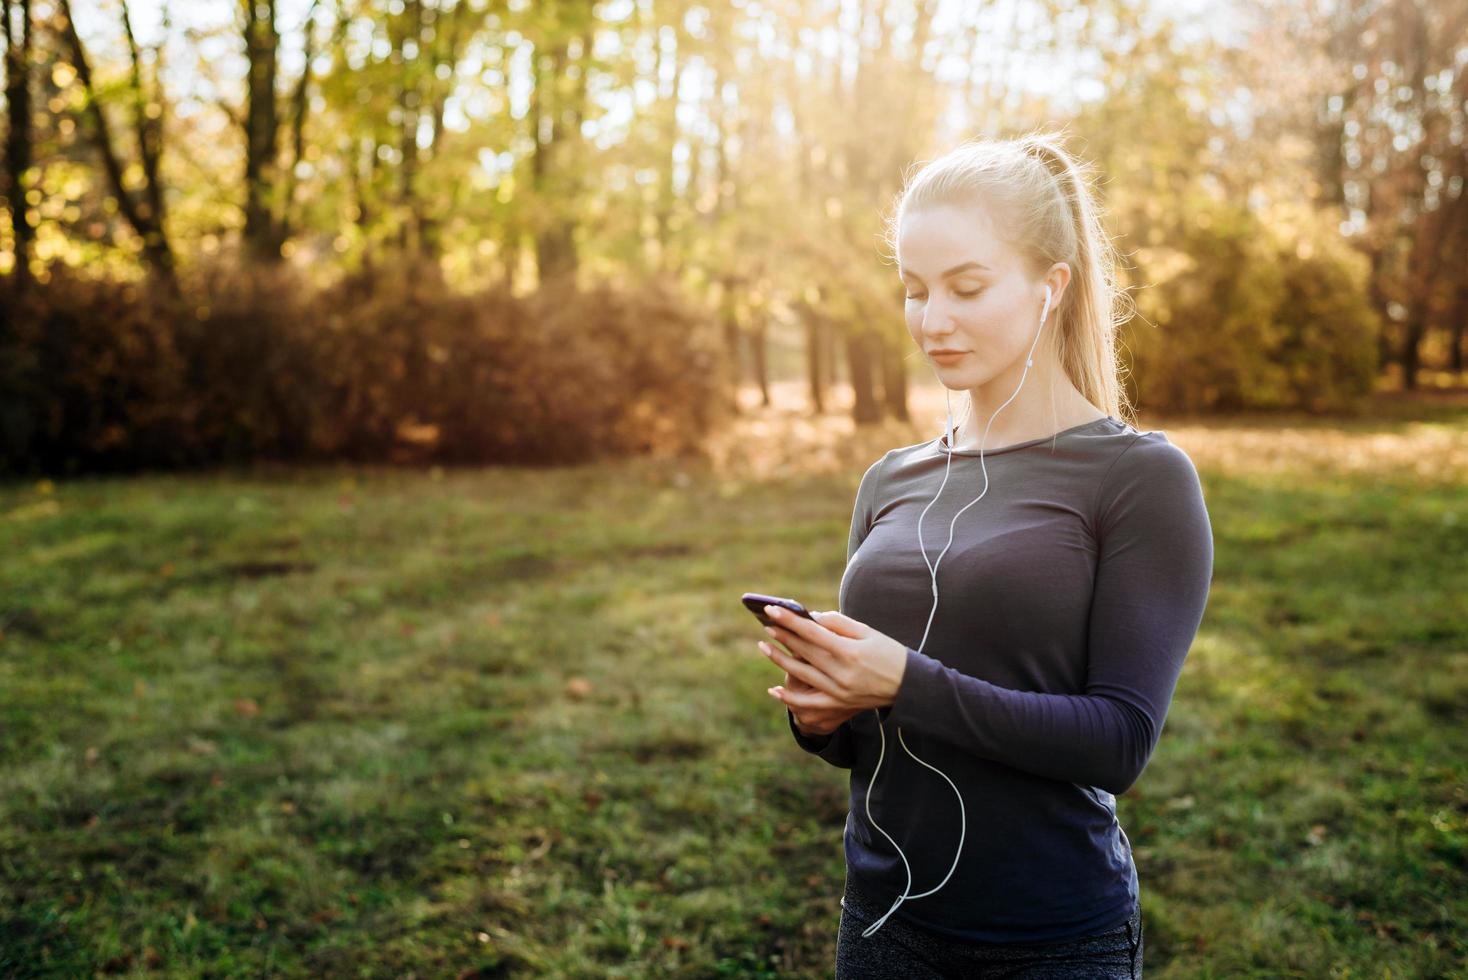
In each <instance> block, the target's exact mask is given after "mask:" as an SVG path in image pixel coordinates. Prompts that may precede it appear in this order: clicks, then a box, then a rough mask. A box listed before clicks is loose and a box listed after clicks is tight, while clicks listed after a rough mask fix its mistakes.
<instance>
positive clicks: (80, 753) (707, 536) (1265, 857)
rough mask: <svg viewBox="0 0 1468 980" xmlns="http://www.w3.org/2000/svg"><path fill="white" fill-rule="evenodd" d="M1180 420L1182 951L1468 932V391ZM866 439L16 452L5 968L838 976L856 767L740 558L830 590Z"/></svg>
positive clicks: (1129, 825) (755, 574)
mask: <svg viewBox="0 0 1468 980" xmlns="http://www.w3.org/2000/svg"><path fill="white" fill-rule="evenodd" d="M1144 427H1146V428H1162V429H1164V430H1165V431H1168V432H1169V435H1170V437H1171V438H1173V440H1174V441H1175V442H1177V443H1178V444H1179V445H1181V446H1183V447H1184V448H1185V449H1186V450H1187V451H1188V452H1189V454H1190V455H1192V457H1193V459H1194V461H1195V462H1196V463H1197V464H1198V468H1199V471H1200V474H1201V475H1202V478H1203V483H1204V489H1205V493H1206V496H1207V500H1208V504H1209V509H1210V513H1211V515H1212V520H1213V528H1214V535H1215V545H1216V562H1215V578H1214V584H1213V591H1212V596H1211V598H1210V601H1209V606H1208V611H1207V613H1206V615H1205V617H1204V620H1203V625H1202V628H1201V630H1200V632H1199V635H1198V639H1197V642H1196V644H1195V645H1194V648H1193V650H1192V653H1191V654H1190V656H1189V660H1188V662H1187V665H1186V667H1185V669H1184V671H1183V675H1182V679H1181V681H1180V683H1179V686H1178V691H1177V696H1176V698H1175V700H1174V702H1173V705H1172V709H1171V712H1170V714H1169V716H1168V719H1167V724H1166V727H1165V729H1164V732H1163V734H1162V739H1161V743H1160V744H1159V746H1158V749H1157V752H1156V754H1155V755H1154V756H1153V758H1152V761H1151V764H1150V765H1149V767H1148V769H1147V771H1146V773H1145V774H1144V775H1143V776H1142V778H1141V779H1140V781H1139V782H1138V783H1137V785H1136V786H1135V787H1134V788H1133V789H1132V790H1131V791H1130V792H1129V793H1127V794H1126V795H1125V796H1124V797H1122V798H1121V799H1120V800H1119V811H1120V817H1121V820H1122V825H1123V827H1124V828H1125V829H1126V831H1127V833H1128V835H1129V837H1130V838H1131V840H1132V843H1133V845H1134V848H1135V853H1136V859H1137V864H1138V870H1139V874H1140V878H1141V883H1142V898H1143V912H1144V919H1145V930H1146V968H1147V973H1148V975H1149V976H1154V977H1235V976H1259V977H1286V976H1288V977H1327V976H1330V977H1430V976H1468V931H1465V926H1464V920H1465V917H1468V873H1465V871H1468V868H1465V865H1468V857H1465V848H1468V789H1465V785H1468V778H1465V777H1468V761H1465V760H1468V735H1465V732H1468V725H1465V721H1468V603H1465V602H1464V598H1463V597H1464V596H1465V595H1468V561H1465V557H1464V556H1465V555H1468V506H1465V491H1464V480H1465V472H1468V470H1465V467H1464V465H1463V458H1464V453H1465V450H1464V446H1465V445H1468V409H1465V408H1461V407H1460V408H1454V409H1444V410H1439V411H1436V412H1434V413H1433V414H1432V415H1431V416H1430V417H1428V416H1423V417H1422V418H1421V419H1420V420H1418V421H1414V420H1413V419H1412V418H1411V417H1409V416H1407V415H1403V416H1401V417H1398V418H1396V419H1393V420H1391V421H1383V422H1375V423H1350V424H1346V425H1332V424H1324V423H1318V422H1315V423H1309V425H1304V426H1303V427H1293V428H1286V427H1284V426H1282V425H1278V424H1276V425H1274V426H1273V427H1271V426H1270V425H1268V424H1260V423H1248V424H1245V423H1237V424H1232V423H1227V422H1214V423H1196V424H1190V425H1187V426H1178V427H1176V428H1174V427H1173V426H1168V425H1163V424H1158V423H1156V422H1155V421H1149V423H1148V424H1147V425H1146V426H1144ZM923 437H924V436H923V435H922V434H919V435H916V436H913V437H912V438H905V439H901V440H900V441H899V440H896V439H894V440H889V441H888V442H886V443H885V444H877V443H874V444H873V445H872V446H871V447H870V451H871V453H872V455H870V456H866V457H863V456H862V455H861V454H860V453H857V455H856V456H854V457H853V458H854V459H860V460H862V461H863V462H865V461H870V459H874V458H875V457H876V456H877V455H880V453H881V451H882V450H883V449H885V448H887V447H890V446H891V445H897V444H899V443H900V442H912V441H917V440H918V439H920V438H923ZM1301 446H1304V447H1306V448H1305V449H1301V448H1300V447H1301ZM863 451H865V450H863ZM1312 452H1313V454H1314V455H1312ZM862 468H863V467H862V465H855V464H853V465H850V466H845V467H840V468H838V469H836V470H832V471H827V472H808V473H801V472H795V471H779V470H777V471H775V472H770V473H764V474H756V473H753V472H750V473H745V474H743V475H731V474H730V473H729V472H727V471H724V472H720V471H717V470H714V469H711V468H709V467H706V466H704V467H694V466H690V465H688V464H681V465H680V464H678V463H674V462H667V461H664V462H659V461H652V460H643V461H636V462H630V463H626V464H619V465H615V466H605V467H584V468H565V469H553V470H533V469H523V470H518V469H481V470H458V471H456V470H450V471H448V472H446V473H444V472H437V471H433V472H414V471H395V470H387V469H353V468H347V467H342V468H334V469H312V470H300V469H278V468H268V469H264V470H257V471H252V472H247V471H239V472H218V473H211V474H205V475H189V476H177V477H164V476H156V477H147V478H136V479H101V480H77V481H69V482H62V483H60V484H58V485H56V486H54V487H52V486H49V485H46V484H38V483H35V482H26V483H11V484H9V485H5V486H3V487H0V631H3V633H0V976H6V977H9V976H21V977H29V976H49V975H58V976H90V975H92V974H94V973H97V972H100V973H104V974H118V975H124V976H126V975H160V976H236V975H246V976H249V975H265V974H272V975H281V976H328V975H329V976H418V977H440V976H450V977H452V976H471V977H498V976H504V977H518V976H541V975H544V976H586V977H612V976H620V977H644V976H683V977H706V976H756V977H758V976H771V977H773V976H796V977H822V976H830V973H831V964H832V962H833V959H834V949H835V938H836V925H837V920H838V915H839V906H838V897H839V895H840V892H841V886H842V877H843V872H844V865H843V859H842V852H841V836H840V835H841V829H842V825H843V822H844V819H845V814H846V793H847V785H846V777H847V774H846V773H845V772H843V771H840V770H836V769H834V768H832V767H830V766H827V765H826V764H825V763H823V762H821V761H820V760H819V759H816V758H814V757H813V756H809V755H807V754H805V753H803V752H802V751H801V750H800V749H799V748H798V747H797V746H796V745H795V744H794V742H793V741H792V739H791V738H790V734H789V731H788V729H787V727H786V722H785V716H784V709H783V708H782V707H780V706H779V705H778V704H777V703H775V702H774V701H772V700H771V699H770V698H769V697H768V695H766V694H765V692H764V689H765V688H766V687H767V686H769V685H770V684H772V683H776V682H778V681H779V680H780V679H781V675H780V674H778V672H776V670H775V668H773V667H772V666H771V665H770V664H769V663H768V662H767V661H765V659H764V658H763V657H761V656H760V655H759V653H758V651H757V650H756V646H755V645H756V642H757V641H758V640H760V639H762V638H763V637H764V634H763V633H762V632H761V631H760V630H759V628H758V625H757V624H756V623H755V622H754V620H753V618H752V617H750V616H749V614H748V613H747V612H745V611H744V610H743V608H742V607H741V606H740V603H739V594H740V593H741V592H743V591H745V590H747V589H755V590H760V591H768V592H777V593H781V594H787V595H795V596H798V597H800V598H801V599H802V600H804V601H806V602H807V604H808V605H811V606H812V607H814V608H834V607H835V596H836V588H837V585H838V583H839V580H840V576H841V571H842V566H843V562H844V559H845V542H846V533H847V526H848V521H849V518H850V513H851V503H852V498H853V494H854V492H855V488H856V483H857V480H858V478H859V476H860V474H861V471H862Z"/></svg>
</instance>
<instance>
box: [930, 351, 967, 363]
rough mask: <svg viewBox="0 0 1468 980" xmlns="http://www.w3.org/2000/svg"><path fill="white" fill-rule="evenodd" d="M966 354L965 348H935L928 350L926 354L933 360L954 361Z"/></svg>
mask: <svg viewBox="0 0 1468 980" xmlns="http://www.w3.org/2000/svg"><path fill="white" fill-rule="evenodd" d="M966 354H968V351H966V350H935V351H930V352H929V353H928V356H929V357H931V358H932V359H933V360H935V361H956V360H958V359H959V358H960V357H963V356H965V355H966Z"/></svg>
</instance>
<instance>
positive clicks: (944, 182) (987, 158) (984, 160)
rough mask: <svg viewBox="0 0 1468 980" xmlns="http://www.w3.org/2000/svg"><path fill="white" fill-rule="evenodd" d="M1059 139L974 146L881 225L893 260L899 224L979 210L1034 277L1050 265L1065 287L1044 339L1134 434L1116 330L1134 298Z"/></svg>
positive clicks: (1080, 169)
mask: <svg viewBox="0 0 1468 980" xmlns="http://www.w3.org/2000/svg"><path fill="white" fill-rule="evenodd" d="M1062 139H1063V136H1062V135H1061V134H1054V133H1031V134H1029V135H1026V136H1021V137H1017V138H1015V139H1002V140H1001V139H988V138H984V139H972V140H968V141H965V142H964V143H962V144H960V145H959V146H957V147H956V148H954V149H952V150H950V151H949V152H948V153H945V154H944V155H943V156H941V157H939V158H938V159H936V160H933V161H931V162H929V163H928V164H927V165H926V166H923V167H922V168H921V169H920V170H919V171H918V172H917V173H916V175H912V174H909V176H908V177H907V178H906V181H905V186H904V187H903V189H902V191H901V192H900V193H899V194H898V197H897V202H896V207H895V208H894V209H893V212H892V215H891V218H890V220H889V221H888V222H887V226H886V242H885V244H886V245H887V247H888V249H889V250H890V251H891V254H892V256H893V257H894V258H895V257H896V254H897V251H898V249H897V233H898V228H899V226H900V225H901V223H902V218H903V216H904V215H906V214H908V213H909V212H911V211H916V210H918V209H920V208H925V207H933V206H936V205H945V204H946V205H957V206H965V205H971V204H975V203H978V204H982V205H984V206H985V207H987V208H988V209H989V211H990V213H991V215H993V217H994V219H995V222H996V224H997V226H998V227H1000V228H1002V229H1005V231H1006V232H1007V233H1008V234H1007V237H1006V241H1007V242H1008V244H1009V245H1010V246H1012V247H1013V248H1015V249H1016V250H1017V251H1018V252H1019V253H1020V254H1021V255H1022V256H1024V258H1025V261H1026V263H1027V265H1028V267H1029V270H1030V272H1031V274H1032V275H1033V276H1034V277H1035V278H1039V277H1040V276H1042V275H1044V273H1045V271H1046V270H1047V269H1049V268H1050V266H1051V265H1052V264H1054V263H1056V262H1064V263H1066V264H1067V265H1069V266H1070V283H1069V285H1068V286H1067V288H1066V290H1065V292H1064V294H1063V295H1062V296H1061V300H1060V305H1059V306H1057V307H1055V308H1054V310H1053V311H1052V314H1051V316H1052V318H1053V319H1052V321H1051V322H1053V323H1054V324H1055V329H1054V330H1053V331H1052V332H1051V334H1050V337H1049V338H1048V341H1049V345H1050V346H1051V348H1052V349H1054V350H1055V351H1056V360H1057V362H1058V363H1059V364H1060V367H1061V369H1062V370H1063V371H1064V372H1065V374H1066V376H1067V377H1068V378H1069V379H1070V381H1071V383H1072V384H1074V385H1075V387H1076V389H1077V390H1078V391H1080V393H1081V394H1082V395H1083V396H1084V397H1085V398H1086V400H1087V401H1089V402H1090V403H1091V404H1093V405H1095V406H1096V407H1097V408H1100V409H1102V410H1103V411H1105V412H1106V413H1107V414H1108V415H1111V416H1114V417H1115V418H1118V419H1121V420H1122V421H1124V422H1127V423H1129V424H1133V425H1135V422H1136V420H1135V416H1134V414H1133V411H1132V406H1131V405H1130V403H1129V402H1128V400H1127V397H1126V390H1125V388H1124V386H1123V384H1122V378H1123V374H1122V362H1121V361H1120V360H1119V358H1118V356H1117V353H1118V352H1117V344H1116V334H1117V328H1118V327H1120V326H1121V325H1122V324H1124V323H1126V322H1127V320H1129V319H1130V318H1131V313H1132V312H1133V309H1134V307H1133V305H1132V302H1131V297H1130V296H1128V295H1127V293H1126V291H1125V290H1124V289H1121V288H1119V287H1118V286H1117V279H1116V259H1117V255H1116V251H1115V249H1114V247H1113V246H1112V242H1111V239H1110V237H1108V236H1107V234H1106V231H1105V229H1104V228H1103V227H1102V226H1101V220H1100V207H1099V205H1098V204H1097V202H1096V199H1095V195H1094V193H1093V191H1092V189H1091V186H1090V184H1089V183H1088V182H1087V179H1086V178H1087V176H1088V171H1089V168H1088V167H1086V166H1084V165H1083V164H1082V163H1081V162H1080V161H1079V160H1078V159H1077V158H1076V157H1074V156H1072V155H1071V154H1070V153H1068V152H1067V151H1066V150H1065V148H1064V146H1063V145H1062V144H1061V140H1062Z"/></svg>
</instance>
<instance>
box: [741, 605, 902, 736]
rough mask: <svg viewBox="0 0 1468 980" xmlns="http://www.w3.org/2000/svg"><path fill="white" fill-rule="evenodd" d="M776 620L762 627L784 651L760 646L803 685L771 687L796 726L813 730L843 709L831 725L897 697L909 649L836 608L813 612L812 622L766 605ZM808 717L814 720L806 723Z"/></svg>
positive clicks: (789, 675)
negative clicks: (837, 610) (787, 709)
mask: <svg viewBox="0 0 1468 980" xmlns="http://www.w3.org/2000/svg"><path fill="white" fill-rule="evenodd" d="M765 614H766V615H767V616H769V617H770V618H771V619H773V620H774V621H775V623H776V625H775V626H773V627H766V628H765V631H766V632H767V633H769V634H770V635H771V636H772V637H774V638H775V639H777V640H779V641H780V643H781V644H783V645H784V647H785V648H786V650H787V651H788V653H785V652H781V651H779V650H777V649H775V648H774V647H773V646H771V645H769V644H767V643H761V644H760V649H761V650H763V651H764V652H765V655H766V656H767V657H769V658H770V659H771V660H772V661H774V663H775V665H776V666H778V667H780V668H782V669H783V670H784V671H785V673H786V674H787V675H788V677H789V678H790V679H791V680H792V681H794V680H800V681H802V682H803V683H804V684H805V685H806V688H807V689H795V688H794V687H793V685H792V687H790V688H780V687H775V688H771V689H770V695H771V696H772V697H774V698H776V699H778V700H779V701H782V702H783V703H784V704H785V705H787V706H788V707H789V708H790V711H791V713H792V714H793V715H795V720H796V723H797V725H798V726H802V727H807V728H812V729H814V728H815V726H816V724H820V725H825V724H829V723H830V719H831V718H834V717H837V716H838V715H840V714H842V713H846V714H845V717H842V718H841V719H840V721H837V722H836V724H835V725H832V726H831V730H832V731H834V730H835V728H836V727H837V726H839V725H840V723H841V721H844V720H845V719H846V718H849V717H851V716H852V715H854V714H857V713H858V712H861V711H865V710H868V709H870V708H881V707H885V706H887V705H889V704H891V703H892V702H893V700H894V699H895V698H896V697H897V691H898V690H899V689H900V688H901V687H902V675H903V674H904V672H906V670H907V647H906V646H904V645H903V644H901V643H898V642H897V641H896V640H894V639H892V638H891V637H890V636H887V635H886V634H885V633H880V632H878V631H877V630H875V629H872V627H870V626H868V625H866V624H865V623H859V622H857V621H856V620H854V619H852V618H851V617H849V616H843V615H842V614H841V613H838V612H818V613H812V614H811V615H813V616H814V617H815V620H814V621H812V620H809V619H806V618H805V617H804V616H797V615H795V614H794V613H792V612H789V611H787V610H784V609H781V608H780V607H778V606H765ZM807 716H809V717H810V719H811V721H812V722H813V723H814V724H810V725H807V724H806V723H805V718H806V717H807Z"/></svg>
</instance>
